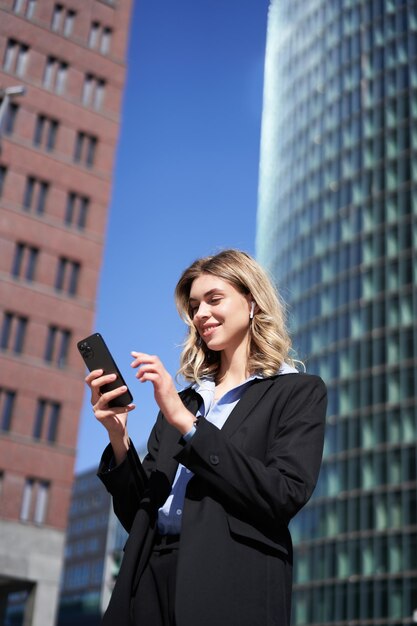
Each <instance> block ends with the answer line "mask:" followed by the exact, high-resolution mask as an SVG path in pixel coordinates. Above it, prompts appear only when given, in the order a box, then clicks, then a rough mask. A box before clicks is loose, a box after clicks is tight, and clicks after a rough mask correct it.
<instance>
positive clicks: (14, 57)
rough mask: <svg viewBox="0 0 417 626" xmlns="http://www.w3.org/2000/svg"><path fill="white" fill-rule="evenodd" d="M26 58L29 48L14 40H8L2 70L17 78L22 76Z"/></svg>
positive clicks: (25, 66)
mask: <svg viewBox="0 0 417 626" xmlns="http://www.w3.org/2000/svg"><path fill="white" fill-rule="evenodd" d="M28 58H29V47H28V46H27V45H26V44H24V43H20V42H19V41H16V40H15V39H9V40H8V41H7V45H6V51H5V53H4V61H3V69H4V71H5V72H10V73H11V74H16V75H17V76H24V75H25V73H26V68H27V63H28Z"/></svg>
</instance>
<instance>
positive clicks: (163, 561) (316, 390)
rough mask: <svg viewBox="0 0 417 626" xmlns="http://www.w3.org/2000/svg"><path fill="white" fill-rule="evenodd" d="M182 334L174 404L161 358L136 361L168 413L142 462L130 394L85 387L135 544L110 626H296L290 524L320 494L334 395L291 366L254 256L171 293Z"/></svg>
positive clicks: (201, 274) (209, 265) (100, 378)
mask: <svg viewBox="0 0 417 626" xmlns="http://www.w3.org/2000/svg"><path fill="white" fill-rule="evenodd" d="M175 296H176V303H177V307H178V310H179V312H180V314H181V315H182V317H183V319H184V321H185V322H186V324H187V326H188V336H187V339H186V342H185V345H184V349H183V352H182V355H181V368H180V374H181V375H182V376H183V377H184V378H185V379H186V380H187V381H189V382H190V383H191V385H190V386H189V387H187V388H186V389H185V390H184V391H182V392H180V393H179V394H178V392H177V391H176V389H175V386H174V382H173V380H172V378H171V376H170V375H169V374H168V372H167V371H166V370H165V368H164V366H163V364H162V363H161V361H160V360H159V359H158V358H157V357H156V356H151V355H148V354H143V353H140V352H132V355H133V357H134V361H133V363H132V367H134V368H137V369H138V372H137V378H138V379H139V381H141V382H146V381H150V382H151V383H152V384H153V387H154V394H155V400H156V402H157V404H158V406H159V408H160V412H159V415H158V417H157V420H156V423H155V426H154V428H153V430H152V432H151V435H150V438H149V442H148V454H147V456H146V457H145V459H144V461H143V463H141V462H140V460H139V458H138V456H137V453H136V451H135V448H134V446H133V444H132V442H131V441H130V439H129V436H128V432H127V415H128V413H129V412H130V411H131V410H132V409H133V408H134V406H133V405H130V406H129V407H127V408H122V407H120V408H109V406H108V403H109V401H110V400H112V399H114V398H117V397H118V395H121V394H122V393H123V392H124V391H125V388H123V387H121V388H119V389H117V390H115V391H112V392H108V393H103V394H102V395H101V394H100V387H101V386H102V385H103V384H105V383H107V382H110V381H111V380H114V378H115V376H112V375H107V376H105V375H103V372H102V370H96V371H94V372H92V373H91V374H89V375H88V376H87V378H86V382H87V383H88V385H89V386H90V387H91V390H92V404H93V406H94V412H95V415H96V417H97V419H98V420H99V421H100V422H101V423H102V424H103V425H104V426H105V428H106V429H107V430H108V434H109V439H110V445H109V446H108V447H107V448H106V450H105V452H104V454H103V457H102V460H101V463H100V468H99V477H100V478H101V480H102V481H103V483H104V484H105V486H106V487H107V489H108V491H109V492H110V493H111V494H112V496H113V503H114V510H115V512H116V514H117V516H118V517H119V519H120V521H121V522H122V524H123V526H124V527H125V528H126V529H127V530H128V532H129V538H128V541H127V544H126V547H125V554H124V558H123V562H122V566H121V569H120V573H119V576H118V579H117V582H116V585H115V588H114V591H113V594H112V598H111V600H110V604H109V607H108V609H107V612H106V614H105V616H104V618H103V624H105V625H110V624H111V625H115V624H117V625H118V626H128V625H135V626H136V625H140V626H168V625H169V626H172V625H174V624H175V625H176V626H196V625H198V626H222V625H224V626H226V625H227V626H266V625H268V626H269V625H277V626H278V625H279V626H282V625H289V623H290V608H291V572H292V547H291V538H290V534H289V531H288V523H289V521H290V520H291V518H292V517H293V516H294V515H295V514H296V513H297V511H299V510H300V509H301V507H302V506H303V505H304V504H305V503H306V502H307V500H308V499H309V497H310V496H311V493H312V491H313V489H314V486H315V483H316V480H317V476H318V472H319V467H320V462H321V456H322V446H323V433H324V420H325V409H326V390H325V386H324V384H323V382H322V380H321V379H320V378H318V377H316V376H310V375H307V374H302V373H298V372H297V370H296V369H295V368H294V366H293V363H292V360H291V358H290V357H289V349H290V340H289V337H288V335H287V332H286V330H285V325H284V315H283V307H282V305H281V303H280V302H279V299H278V297H277V295H276V292H275V290H274V288H273V286H272V283H271V282H270V280H269V279H268V277H267V275H266V273H265V272H264V271H263V270H262V268H261V267H260V266H259V265H258V264H257V262H256V261H255V260H254V259H252V258H251V257H250V256H249V255H248V254H246V253H244V252H240V251H237V250H226V251H223V252H220V253H219V254H217V255H215V256H212V257H207V258H203V259H199V260H197V261H196V262H194V263H193V264H192V265H191V266H190V267H189V268H188V269H186V270H185V271H184V273H183V275H182V276H181V278H180V280H179V282H178V284H177V287H176V291H175Z"/></svg>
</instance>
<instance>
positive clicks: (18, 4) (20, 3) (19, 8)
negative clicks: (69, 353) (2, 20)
mask: <svg viewBox="0 0 417 626" xmlns="http://www.w3.org/2000/svg"><path fill="white" fill-rule="evenodd" d="M25 6H26V12H25V15H26V17H27V18H28V19H32V17H33V16H34V14H35V9H36V0H15V1H14V4H13V11H14V12H15V13H23V12H24V11H25Z"/></svg>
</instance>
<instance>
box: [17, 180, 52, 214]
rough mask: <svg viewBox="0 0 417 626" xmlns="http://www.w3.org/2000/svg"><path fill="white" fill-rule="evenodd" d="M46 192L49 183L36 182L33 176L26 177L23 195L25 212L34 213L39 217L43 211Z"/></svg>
mask: <svg viewBox="0 0 417 626" xmlns="http://www.w3.org/2000/svg"><path fill="white" fill-rule="evenodd" d="M48 192H49V183H47V182H46V181H44V180H38V179H37V178H35V177H34V176H28V177H27V179H26V186H25V191H24V194H23V207H24V208H25V209H26V210H27V211H35V213H38V214H39V215H41V214H42V213H43V212H44V211H45V207H46V200H47V197H48Z"/></svg>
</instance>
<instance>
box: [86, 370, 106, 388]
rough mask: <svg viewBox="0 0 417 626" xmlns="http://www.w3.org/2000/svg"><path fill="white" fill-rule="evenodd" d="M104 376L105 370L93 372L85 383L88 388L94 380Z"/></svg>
mask: <svg viewBox="0 0 417 626" xmlns="http://www.w3.org/2000/svg"><path fill="white" fill-rule="evenodd" d="M102 374H103V370H93V371H92V372H90V373H89V374H88V376H86V377H85V378H84V381H85V382H86V383H87V385H88V386H90V385H91V383H92V382H93V380H95V379H96V378H98V377H99V376H101V375H102Z"/></svg>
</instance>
